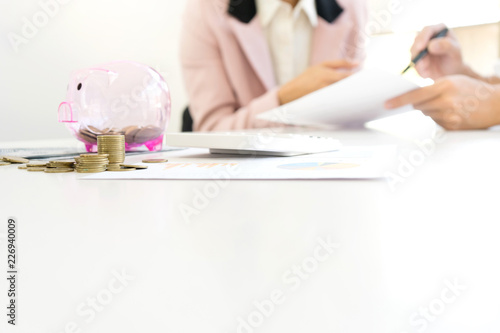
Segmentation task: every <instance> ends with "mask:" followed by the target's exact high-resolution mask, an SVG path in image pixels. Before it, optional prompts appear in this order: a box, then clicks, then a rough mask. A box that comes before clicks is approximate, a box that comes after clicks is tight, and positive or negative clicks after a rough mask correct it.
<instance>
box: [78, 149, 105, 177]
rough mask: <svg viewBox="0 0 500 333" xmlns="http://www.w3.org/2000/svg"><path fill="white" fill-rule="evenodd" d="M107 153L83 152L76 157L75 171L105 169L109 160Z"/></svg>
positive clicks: (89, 171) (100, 170) (86, 171)
mask: <svg viewBox="0 0 500 333" xmlns="http://www.w3.org/2000/svg"><path fill="white" fill-rule="evenodd" d="M108 157H109V155H108V154H83V155H80V157H79V158H78V163H77V164H76V167H75V169H76V172H78V173H97V172H104V171H106V167H107V166H108V163H109V160H108Z"/></svg>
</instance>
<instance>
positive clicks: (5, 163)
mask: <svg viewBox="0 0 500 333" xmlns="http://www.w3.org/2000/svg"><path fill="white" fill-rule="evenodd" d="M11 164H12V163H10V162H3V161H2V162H0V166H6V165H11Z"/></svg>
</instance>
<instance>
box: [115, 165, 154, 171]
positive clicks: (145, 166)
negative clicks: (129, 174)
mask: <svg viewBox="0 0 500 333" xmlns="http://www.w3.org/2000/svg"><path fill="white" fill-rule="evenodd" d="M120 165H121V166H122V167H125V168H135V169H141V170H144V169H147V168H148V166H147V165H133V164H120Z"/></svg>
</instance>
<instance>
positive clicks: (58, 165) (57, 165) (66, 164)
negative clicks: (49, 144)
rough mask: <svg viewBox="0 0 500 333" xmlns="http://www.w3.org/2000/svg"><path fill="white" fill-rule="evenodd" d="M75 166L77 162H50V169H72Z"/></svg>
mask: <svg viewBox="0 0 500 333" xmlns="http://www.w3.org/2000/svg"><path fill="white" fill-rule="evenodd" d="M74 164H75V161H50V162H49V163H48V165H47V166H48V167H50V168H64V167H66V168H71V167H73V165H74Z"/></svg>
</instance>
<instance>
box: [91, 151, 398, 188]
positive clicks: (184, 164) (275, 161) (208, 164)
mask: <svg viewBox="0 0 500 333" xmlns="http://www.w3.org/2000/svg"><path fill="white" fill-rule="evenodd" d="M201 151H203V150H201ZM190 152H191V154H190ZM204 152H206V151H204ZM172 154H174V155H175V153H172ZM181 154H182V156H181V157H175V156H173V157H168V160H169V161H168V163H165V164H157V165H155V164H151V165H149V168H148V169H147V170H141V171H134V172H104V173H99V174H95V175H91V176H87V177H84V179H163V180H193V179H197V180H214V179H222V180H285V179H311V180H314V179H375V178H382V177H383V175H384V173H385V172H386V171H388V170H390V168H389V166H390V165H392V163H393V161H394V160H395V156H396V148H395V147H394V146H374V147H349V148H344V149H341V150H340V151H337V152H331V153H324V154H313V155H305V156H299V157H253V158H251V157H241V156H225V155H223V156H214V155H209V154H206V153H205V154H200V150H199V149H190V150H186V151H184V152H182V153H181ZM186 154H187V155H186Z"/></svg>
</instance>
